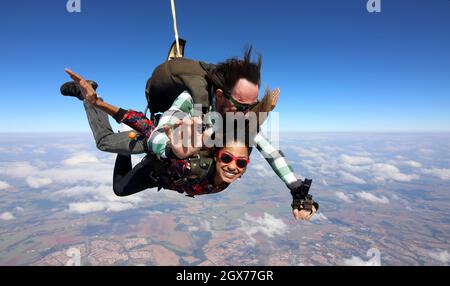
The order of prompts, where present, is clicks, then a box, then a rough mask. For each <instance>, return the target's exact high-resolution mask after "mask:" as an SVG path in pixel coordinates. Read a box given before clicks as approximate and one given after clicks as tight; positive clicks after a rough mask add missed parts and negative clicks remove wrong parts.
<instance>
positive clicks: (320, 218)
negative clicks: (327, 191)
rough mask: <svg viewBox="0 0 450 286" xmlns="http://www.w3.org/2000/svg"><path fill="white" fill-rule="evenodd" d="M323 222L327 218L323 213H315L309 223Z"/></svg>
mask: <svg viewBox="0 0 450 286" xmlns="http://www.w3.org/2000/svg"><path fill="white" fill-rule="evenodd" d="M324 220H328V218H327V217H326V216H325V215H324V214H323V213H316V214H315V215H313V217H312V218H311V221H324Z"/></svg>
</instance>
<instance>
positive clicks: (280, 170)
mask: <svg viewBox="0 0 450 286" xmlns="http://www.w3.org/2000/svg"><path fill="white" fill-rule="evenodd" d="M255 143H256V148H257V149H258V151H259V152H261V154H262V155H263V157H264V159H266V161H267V162H268V163H269V165H270V167H272V170H273V171H274V172H275V173H276V174H277V176H278V177H279V178H280V179H281V180H282V181H283V182H284V183H285V184H286V186H287V187H288V188H289V189H290V190H291V194H292V195H293V196H294V194H295V193H296V192H297V191H298V190H299V189H300V188H302V184H303V181H302V180H300V179H298V178H297V177H296V176H295V173H294V170H293V169H292V167H291V165H289V163H288V162H287V161H286V158H285V157H284V154H283V153H282V152H281V151H280V150H278V149H276V148H275V147H274V146H273V145H272V143H270V141H269V140H268V139H267V138H265V137H264V136H263V135H262V133H261V132H260V133H258V134H257V135H256V136H255ZM294 201H295V197H294ZM316 211H317V210H316V207H315V206H312V210H311V211H309V210H304V209H299V207H298V206H295V205H293V206H292V214H293V216H294V218H295V219H297V220H298V219H301V220H309V219H311V217H312V216H313V215H314V214H315V213H316Z"/></svg>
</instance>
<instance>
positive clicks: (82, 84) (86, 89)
mask: <svg viewBox="0 0 450 286" xmlns="http://www.w3.org/2000/svg"><path fill="white" fill-rule="evenodd" d="M65 71H66V73H68V74H69V76H70V77H71V78H72V79H73V81H74V82H75V84H76V85H77V86H78V87H79V88H80V90H81V94H82V95H83V97H84V98H85V99H86V101H87V102H88V103H89V104H92V105H95V103H96V102H97V92H96V91H95V89H94V88H93V87H92V85H91V84H90V83H88V82H87V81H86V80H85V79H84V78H83V77H82V76H81V75H79V74H76V73H74V72H73V71H71V70H69V69H68V68H66V69H65Z"/></svg>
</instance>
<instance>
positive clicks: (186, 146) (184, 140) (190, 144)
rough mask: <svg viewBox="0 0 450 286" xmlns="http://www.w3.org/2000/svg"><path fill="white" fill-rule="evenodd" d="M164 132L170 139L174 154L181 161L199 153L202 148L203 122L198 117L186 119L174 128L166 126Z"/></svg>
mask: <svg viewBox="0 0 450 286" xmlns="http://www.w3.org/2000/svg"><path fill="white" fill-rule="evenodd" d="M164 132H165V133H166V135H167V137H169V140H170V144H171V147H172V152H173V153H174V154H175V156H177V157H178V158H179V159H185V158H187V157H189V156H191V155H193V154H196V153H198V151H199V150H200V149H201V147H202V144H203V141H202V139H203V135H202V120H201V119H200V118H198V117H194V118H192V119H189V118H185V119H183V120H180V121H179V122H177V123H176V124H174V125H173V127H169V126H167V125H165V126H164Z"/></svg>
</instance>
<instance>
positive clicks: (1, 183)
mask: <svg viewBox="0 0 450 286" xmlns="http://www.w3.org/2000/svg"><path fill="white" fill-rule="evenodd" d="M9 188H11V185H10V184H8V183H7V182H4V181H0V190H6V189H9Z"/></svg>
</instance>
